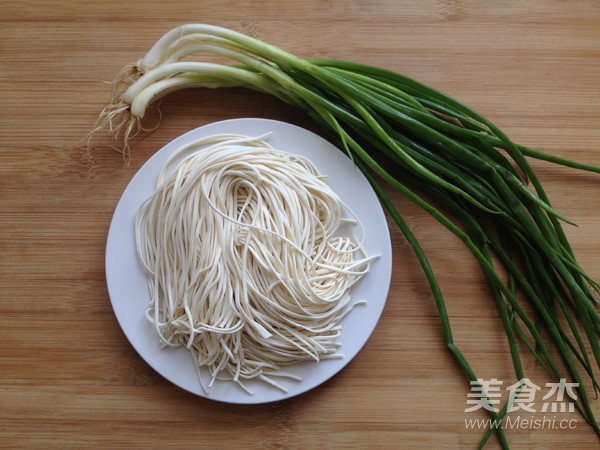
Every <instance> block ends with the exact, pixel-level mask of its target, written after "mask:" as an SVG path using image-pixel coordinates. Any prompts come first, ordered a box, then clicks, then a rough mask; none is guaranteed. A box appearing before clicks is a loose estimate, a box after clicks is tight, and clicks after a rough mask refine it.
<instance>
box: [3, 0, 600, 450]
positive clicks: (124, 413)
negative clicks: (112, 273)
mask: <svg viewBox="0 0 600 450" xmlns="http://www.w3.org/2000/svg"><path fill="white" fill-rule="evenodd" d="M0 21H1V26H0V42H1V44H0V68H1V70H0V80H1V83H0V99H1V102H0V199H1V200H0V202H1V203H0V447H2V448H14V447H24V448H42V447H43V448H47V447H58V448H69V447H88V446H89V447H101V448H111V447H115V446H120V447H160V448H169V447H186V448H190V447H202V446H206V447H223V448H233V447H246V446H249V447H254V448H260V447H265V448H298V447H307V448H329V447H331V448H426V449H429V448H473V447H476V445H477V444H478V442H479V440H480V439H481V437H482V435H483V430H477V429H475V430H474V429H468V428H467V426H466V424H465V421H466V420H468V419H477V418H478V419H485V418H486V417H487V416H486V415H485V414H484V412H483V411H481V410H480V411H476V412H465V409H466V408H467V407H468V405H467V399H468V397H467V394H468V393H469V392H470V387H469V384H468V382H467V381H466V378H465V376H464V375H463V373H462V372H461V370H460V369H459V367H458V366H457V364H456V363H455V361H454V360H453V358H452V357H451V355H450V354H449V352H448V350H447V349H446V347H445V345H444V341H443V339H442V335H441V328H440V324H439V319H438V316H437V313H436V309H435V306H434V303H433V299H432V296H431V294H430V292H429V290H428V287H427V284H426V281H425V278H424V276H423V275H422V273H421V271H420V269H419V268H418V266H417V265H416V259H415V257H414V255H413V253H412V251H411V250H410V248H409V247H408V245H407V244H406V242H405V240H404V238H403V237H402V236H401V235H400V233H399V232H398V230H397V228H396V227H394V226H392V227H391V228H392V231H391V233H392V242H393V252H394V268H393V281H392V284H391V290H390V294H389V298H388V301H387V305H386V307H385V310H384V312H383V316H382V318H381V320H380V322H379V324H378V326H377V328H376V330H375V332H374V333H373V335H372V337H371V339H370V340H369V341H368V343H367V344H366V346H365V347H364V349H363V350H362V351H361V352H360V353H359V355H358V356H357V357H356V358H355V359H354V360H353V361H352V362H351V363H350V364H349V365H348V366H347V367H346V368H345V369H344V370H343V371H342V372H340V373H339V374H338V375H336V376H335V377H334V378H332V379H331V380H330V381H328V382H326V383H325V384H324V385H322V386H320V387H318V388H316V389H314V390H313V391H310V392H308V393H306V394H304V395H301V396H299V397H297V398H293V399H290V400H287V401H282V402H278V403H273V404H265V405H256V406H236V405H231V404H221V403H217V402H213V401H211V400H207V399H204V398H200V397H197V396H195V395H192V394H189V393H187V392H185V391H183V390H182V389H180V388H178V387H175V386H174V385H172V384H170V383H169V382H168V381H166V380H165V379H163V378H162V377H161V376H159V375H157V374H156V373H155V372H154V371H153V370H152V369H151V368H150V367H149V366H148V365H147V364H146V363H145V362H144V361H143V360H142V359H141V358H140V357H139V356H138V355H137V354H136V352H135V351H134V350H133V348H132V347H131V346H130V344H129V342H128V341H127V339H126V338H125V336H124V334H123V332H122V331H121V329H120V327H119V324H118V323H117V320H116V319H115V316H114V314H113V311H112V308H111V303H110V300H109V296H108V293H107V288H106V281H105V274H104V252H105V244H106V237H107V232H108V227H109V224H110V221H111V217H112V214H113V211H114V209H115V207H116V205H117V202H118V200H119V198H120V195H121V194H122V192H123V190H124V189H125V187H126V186H127V184H128V183H129V181H130V180H131V178H132V176H133V175H134V174H135V173H136V171H137V170H138V169H139V168H140V167H141V165H142V164H143V163H144V162H145V161H146V160H147V159H148V158H149V157H150V156H151V155H152V154H153V153H154V152H156V151H157V150H158V149H160V148H161V147H162V146H163V145H165V144H166V143H168V142H169V141H171V140H172V139H174V138H175V137H177V136H179V135H180V134H182V133H184V132H186V131H189V130H191V129H193V128H195V127H198V126H201V125H203V124H207V123H210V122H214V121H218V120H223V119H230V118H237V117H264V118H273V119H278V120H283V121H287V122H291V123H294V124H297V125H300V126H304V127H307V128H309V129H313V130H314V126H313V125H312V124H311V123H310V122H309V121H308V120H307V119H306V118H305V117H304V116H303V115H302V114H301V113H299V112H297V111H296V110H294V109H293V108H291V107H289V106H287V105H284V104H281V103H279V102H278V101H276V100H273V99H271V98H265V97H264V96H262V95H260V94H257V93H253V92H247V91H243V90H240V89H228V90H218V91H213V90H198V91H187V92H179V93H176V94H173V95H171V96H170V97H168V98H167V99H166V100H165V101H164V102H163V104H162V113H163V118H162V122H161V126H160V127H159V128H158V129H157V130H156V131H155V132H154V133H152V134H150V135H147V136H145V137H144V138H143V139H138V140H137V141H135V142H134V145H133V151H132V157H131V165H130V166H127V165H125V164H124V163H123V160H122V158H121V156H120V155H119V154H118V153H116V152H114V151H112V150H111V149H109V148H107V145H106V144H107V142H104V146H101V145H99V146H96V147H94V150H93V151H92V152H91V153H90V154H87V153H86V152H85V151H83V150H82V149H81V146H80V140H81V139H82V138H83V137H84V136H85V135H86V133H87V132H88V131H89V130H90V129H91V128H92V127H93V125H94V121H95V119H96V117H97V114H98V113H99V111H100V109H101V108H102V107H103V105H104V104H105V103H106V101H107V100H108V90H107V86H106V84H104V83H103V82H104V81H106V80H110V79H112V78H113V76H114V75H115V74H116V72H117V71H118V70H119V69H120V68H121V67H122V66H124V65H125V64H127V63H129V62H132V61H134V60H137V59H138V58H139V57H141V56H142V55H143V54H144V53H145V51H146V50H147V49H148V48H149V46H150V45H151V44H152V43H153V42H154V41H155V40H156V39H157V38H158V37H159V36H161V35H162V34H163V33H164V32H166V31H167V30H169V29H171V28H173V27H175V26H177V25H180V24H183V23H187V22H205V23H212V24H215V25H222V26H226V27H230V28H233V29H236V30H239V31H242V32H246V33H249V34H251V35H253V36H256V37H258V38H261V39H263V40H266V41H268V42H270V43H273V44H276V45H278V46H280V47H283V48H285V49H287V50H289V51H291V52H293V53H296V54H298V55H300V56H304V57H330V58H339V59H348V60H354V61H358V62H363V63H368V64H373V65H377V66H381V67H385V68H389V69H392V70H395V71H398V72H402V73H404V74H407V75H410V76H412V77H414V78H417V79H419V80H420V81H423V82H425V83H428V84H430V85H433V86H435V87H436V88H438V89H440V90H442V91H445V92H447V93H449V94H451V95H453V96H454V97H457V98H459V99H461V100H462V101H464V102H465V103H467V104H469V105H470V106H473V107H474V108H475V109H477V110H479V111H480V112H481V113H483V114H484V115H486V116H487V117H488V118H489V119H491V120H492V121H494V122H496V123H497V124H498V125H499V126H500V127H501V128H503V129H504V131H505V132H506V133H507V134H508V135H509V136H510V137H511V138H513V140H515V141H517V142H520V143H523V144H526V145H529V146H532V147H535V148H538V149H541V150H544V151H547V152H549V153H553V154H556V155H560V156H564V157H568V158H572V159H576V160H579V161H583V162H587V163H590V164H595V165H600V152H599V151H598V143H599V142H600V126H599V125H598V124H599V119H600V81H599V80H600V4H599V3H598V2H597V1H594V0H589V1H577V2H564V1H541V0H535V1H532V0H528V1H504V2H484V1H460V0H454V1H453V0H436V1H434V0H430V1H427V2H408V1H398V0H393V1H390V0H382V1H359V0H352V1H345V2H343V1H339V2H332V1H324V0H294V1H286V2H281V3H280V2H266V1H253V2H237V1H235V2H234V1H224V0H221V1H203V2H195V1H184V0H175V1H173V2H140V1H137V0H136V1H129V2H124V1H115V0H105V1H102V2H96V1H73V2H64V1H52V0H49V1H45V2H39V1H8V0H6V1H3V2H2V3H0ZM533 165H534V167H535V168H536V169H537V170H538V171H539V175H540V178H541V179H542V181H543V183H545V186H546V187H547V190H548V192H549V194H550V198H551V200H552V201H553V203H554V205H555V206H556V207H557V209H559V210H560V211H561V212H563V213H564V214H565V215H567V216H568V217H570V218H571V219H573V220H574V221H575V222H577V224H578V225H579V227H578V228H574V227H568V236H569V238H570V239H571V242H572V245H573V247H574V250H575V252H576V254H577V256H578V258H579V261H580V263H581V265H582V266H583V267H584V268H585V269H586V270H587V271H588V272H589V273H590V274H591V275H592V276H593V277H594V278H595V279H600V265H599V264H598V262H599V258H600V233H598V227H599V225H600V212H599V211H598V192H599V189H600V178H599V177H598V176H597V175H591V174H586V173H581V172H576V171H573V170H570V169H565V168H560V167H556V166H551V165H549V164H547V163H542V162H533ZM389 192H390V194H391V195H393V197H394V201H395V203H396V205H397V206H398V207H399V208H400V210H401V212H402V213H403V214H404V216H405V217H406V220H407V221H408V222H409V224H410V225H411V227H412V228H413V230H414V232H415V233H416V235H417V237H418V238H420V239H421V243H422V244H423V246H424V247H425V251H426V252H427V254H428V255H429V257H430V259H431V262H432V265H433V266H434V270H435V271H436V273H437V276H438V278H439V281H440V284H441V286H442V289H443V291H444V294H445V296H446V301H447V303H448V308H449V312H450V316H451V320H452V325H453V328H454V333H455V339H456V342H457V344H458V345H459V346H460V347H461V349H462V350H463V351H464V353H465V354H466V355H467V358H468V359H469V361H470V362H471V364H472V366H473V367H474V369H475V371H476V372H477V373H478V375H479V376H480V377H482V378H484V379H492V378H496V379H498V380H501V381H502V382H503V383H504V384H503V387H506V386H508V385H509V384H512V383H513V382H515V381H516V380H515V379H514V374H513V372H512V365H511V362H510V358H509V357H508V350H507V345H506V343H505V339H504V338H503V336H504V334H503V331H502V328H501V324H500V322H499V320H498V318H497V316H496V313H495V309H494V306H493V304H492V303H493V302H492V301H491V298H490V295H489V292H488V290H487V287H486V284H485V282H484V281H483V279H482V276H481V274H480V271H479V270H478V268H477V265H476V263H475V262H474V261H473V259H472V258H471V257H470V256H469V254H468V253H467V252H466V250H465V249H464V248H463V246H462V244H461V243H459V242H458V241H457V239H456V238H454V237H452V236H451V235H449V233H448V232H446V231H445V230H443V229H442V228H441V227H440V226H439V225H437V224H436V223H435V222H434V221H433V220H432V219H431V218H430V217H429V216H428V215H427V214H426V213H424V212H423V211H421V210H420V209H418V208H417V207H415V206H413V205H412V204H410V203H409V202H408V201H407V200H406V199H405V198H402V197H400V196H398V195H396V194H394V193H393V192H391V191H389ZM526 370H527V371H528V373H530V374H531V375H530V376H531V381H532V382H534V383H536V384H537V385H538V386H544V385H545V383H546V382H547V381H548V380H547V379H546V378H545V377H544V375H543V374H542V373H541V371H540V370H539V369H537V368H536V367H535V364H534V363H533V362H531V361H529V360H528V362H527V363H526ZM538 400H541V399H539V398H538ZM594 410H595V412H596V414H597V415H598V416H599V417H600V401H594ZM546 415H547V416H549V418H551V416H554V417H555V418H556V425H557V426H558V424H559V421H563V420H567V422H560V423H562V424H564V425H565V426H566V428H564V429H552V428H551V427H550V426H549V425H548V424H545V425H544V424H542V425H541V426H539V427H537V428H539V429H536V427H535V426H534V425H533V422H532V424H531V426H527V424H523V423H521V425H520V426H519V427H517V428H518V429H514V430H510V431H509V432H508V436H509V440H510V443H511V445H512V446H513V447H514V448H534V447H540V448H592V447H597V446H598V444H599V441H598V438H597V437H596V436H595V435H594V433H593V432H592V430H591V428H590V427H588V426H587V425H586V424H584V423H583V421H582V420H581V418H580V417H579V416H578V415H577V414H576V413H563V414H561V413H556V414H552V415H550V414H546ZM523 416H524V418H526V419H530V417H529V416H532V417H533V418H536V419H541V418H542V417H543V414H540V413H539V411H538V413H537V414H531V415H529V414H524V415H523ZM525 416H526V417H525ZM497 445H498V442H497V440H496V438H495V437H494V438H492V439H491V440H490V443H489V446H490V448H495V447H496V446H497Z"/></svg>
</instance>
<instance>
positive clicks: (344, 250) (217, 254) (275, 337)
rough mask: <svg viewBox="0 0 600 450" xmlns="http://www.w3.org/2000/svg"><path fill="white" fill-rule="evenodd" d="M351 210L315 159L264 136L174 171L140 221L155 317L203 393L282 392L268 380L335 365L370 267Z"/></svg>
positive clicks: (235, 140)
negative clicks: (263, 387) (263, 385)
mask: <svg viewBox="0 0 600 450" xmlns="http://www.w3.org/2000/svg"><path fill="white" fill-rule="evenodd" d="M181 153H186V154H187V156H185V157H183V159H182V160H181V162H180V163H176V164H174V161H175V160H176V159H177V157H178V156H180V155H181ZM171 166H175V167H174V170H172V173H170V174H169V175H167V172H168V170H169V169H170V168H171ZM346 210H347V208H346V207H345V205H343V203H342V202H341V200H340V198H339V197H338V196H337V195H336V193H335V192H333V191H332V189H331V188H330V187H329V186H328V185H327V184H326V183H325V182H324V181H323V179H322V177H321V176H320V174H319V173H318V171H317V169H316V167H315V166H314V165H313V164H312V163H311V162H310V161H309V160H307V159H306V158H304V157H300V156H293V155H290V154H287V153H284V152H281V151H278V150H276V149H273V148H272V147H270V146H269V144H267V143H266V142H265V141H263V140H262V139H261V138H247V137H242V136H232V135H218V136H211V137H208V138H205V139H203V140H200V141H198V142H196V143H194V144H192V148H189V147H184V148H182V149H181V150H180V151H179V152H177V154H175V155H173V156H172V157H171V159H170V160H169V161H168V162H167V164H166V165H165V167H164V168H163V171H162V172H161V174H160V176H159V180H158V185H157V188H156V190H155V192H154V193H153V194H152V196H151V197H150V198H148V199H147V200H146V201H145V202H144V203H143V205H142V206H141V208H140V210H139V211H138V215H137V217H136V228H135V231H136V243H137V249H138V255H139V258H140V261H141V262H142V264H143V266H144V268H145V270H146V272H147V274H148V281H149V286H150V295H151V304H150V307H149V309H148V311H147V317H148V319H149V320H150V321H151V322H153V324H154V326H155V327H156V331H157V333H158V335H159V336H160V339H161V341H162V342H163V344H164V345H166V346H185V347H186V348H187V349H189V350H190V352H191V353H192V355H193V357H194V360H195V363H196V366H197V367H198V369H199V375H200V380H201V383H202V386H203V388H204V389H205V390H207V389H208V387H210V385H212V383H213V382H214V381H215V380H217V379H228V380H233V381H235V382H237V383H239V384H240V386H242V387H243V388H244V389H246V390H247V391H248V392H250V391H249V390H248V388H247V387H246V386H245V385H244V383H243V380H248V379H252V378H257V379H260V380H263V381H265V382H268V383H271V384H273V385H274V386H277V387H278V388H280V389H282V390H284V391H285V388H283V387H282V386H281V385H279V384H278V383H277V382H275V381H274V380H273V379H272V377H275V376H279V377H291V378H297V377H295V376H293V375H291V374H289V373H287V372H284V371H282V369H281V368H282V366H286V365H289V364H292V363H296V362H299V361H302V360H315V361H319V360H321V359H323V358H331V357H338V356H339V355H337V354H336V350H337V348H338V346H339V343H338V337H339V335H340V330H341V325H340V320H341V319H342V318H343V317H344V316H345V315H346V314H347V313H348V312H349V311H350V310H351V309H352V308H353V306H355V305H356V304H357V303H351V302H350V288H351V287H352V285H353V284H354V283H356V282H357V281H358V280H359V279H360V278H361V277H362V276H363V275H364V274H365V273H367V271H368V269H369V265H370V261H371V260H372V258H369V257H367V255H366V253H365V252H364V250H363V249H362V244H361V242H359V240H358V239H357V238H356V237H352V238H349V237H344V236H342V235H340V232H339V229H340V225H341V224H343V223H344V222H345V221H347V220H348V219H345V218H344V217H343V213H344V211H346ZM351 222H357V220H356V219H355V218H353V219H352V220H351ZM357 254H358V255H359V257H358V258H356V259H355V257H356V255H357ZM202 367H205V368H207V369H208V371H209V374H210V378H211V381H210V384H209V385H208V386H207V385H206V384H204V382H203V381H202V371H201V370H200V368H202Z"/></svg>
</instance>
